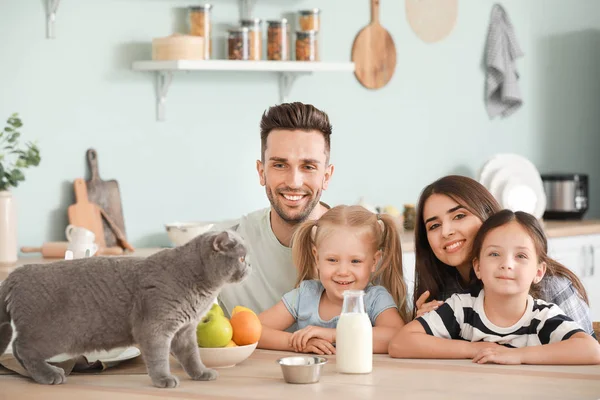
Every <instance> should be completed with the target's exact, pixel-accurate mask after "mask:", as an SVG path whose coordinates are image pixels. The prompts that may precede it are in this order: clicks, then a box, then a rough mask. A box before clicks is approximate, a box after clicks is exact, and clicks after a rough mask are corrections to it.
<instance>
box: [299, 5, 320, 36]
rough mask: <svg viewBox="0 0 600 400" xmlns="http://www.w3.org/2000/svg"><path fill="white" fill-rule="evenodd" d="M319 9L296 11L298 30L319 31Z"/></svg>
mask: <svg viewBox="0 0 600 400" xmlns="http://www.w3.org/2000/svg"><path fill="white" fill-rule="evenodd" d="M320 15H321V10H319V9H318V8H313V9H310V10H300V11H298V30H300V31H304V32H307V31H317V32H318V31H320V30H321V17H320Z"/></svg>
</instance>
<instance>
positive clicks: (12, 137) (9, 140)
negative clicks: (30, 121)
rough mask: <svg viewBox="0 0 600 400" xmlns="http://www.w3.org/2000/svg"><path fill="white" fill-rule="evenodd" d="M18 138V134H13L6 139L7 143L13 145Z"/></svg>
mask: <svg viewBox="0 0 600 400" xmlns="http://www.w3.org/2000/svg"><path fill="white" fill-rule="evenodd" d="M20 137H21V134H20V133H19V132H13V134H12V135H10V137H9V138H8V143H14V142H16V141H17V140H19V138H20Z"/></svg>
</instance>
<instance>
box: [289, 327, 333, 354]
mask: <svg viewBox="0 0 600 400" xmlns="http://www.w3.org/2000/svg"><path fill="white" fill-rule="evenodd" d="M311 338H319V339H323V340H326V341H328V342H329V343H333V342H335V329H330V328H321V327H318V326H312V325H310V326H307V327H306V328H302V329H300V330H298V331H296V332H294V333H293V334H292V336H291V338H290V346H292V347H293V348H294V350H295V351H296V352H301V351H302V349H304V348H305V347H306V346H307V343H308V340H309V339H311Z"/></svg>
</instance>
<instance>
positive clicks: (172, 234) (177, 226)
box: [165, 222, 215, 246]
mask: <svg viewBox="0 0 600 400" xmlns="http://www.w3.org/2000/svg"><path fill="white" fill-rule="evenodd" d="M214 225H215V224H211V223H208V222H173V223H170V224H165V229H166V230H167V235H168V236H169V239H170V240H171V242H172V243H173V245H175V246H182V245H184V244H186V243H187V242H189V241H190V240H192V239H193V238H195V237H196V236H198V235H202V234H203V233H206V232H208V231H209V230H210V229H212V227H213V226H214Z"/></svg>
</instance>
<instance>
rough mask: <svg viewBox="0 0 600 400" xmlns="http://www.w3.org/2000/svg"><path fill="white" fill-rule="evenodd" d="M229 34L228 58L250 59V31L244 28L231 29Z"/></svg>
mask: <svg viewBox="0 0 600 400" xmlns="http://www.w3.org/2000/svg"><path fill="white" fill-rule="evenodd" d="M227 32H228V33H227V58H229V59H230V60H248V58H249V57H250V35H249V29H248V28H246V27H244V26H243V27H238V28H232V29H229V30H228V31H227Z"/></svg>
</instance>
